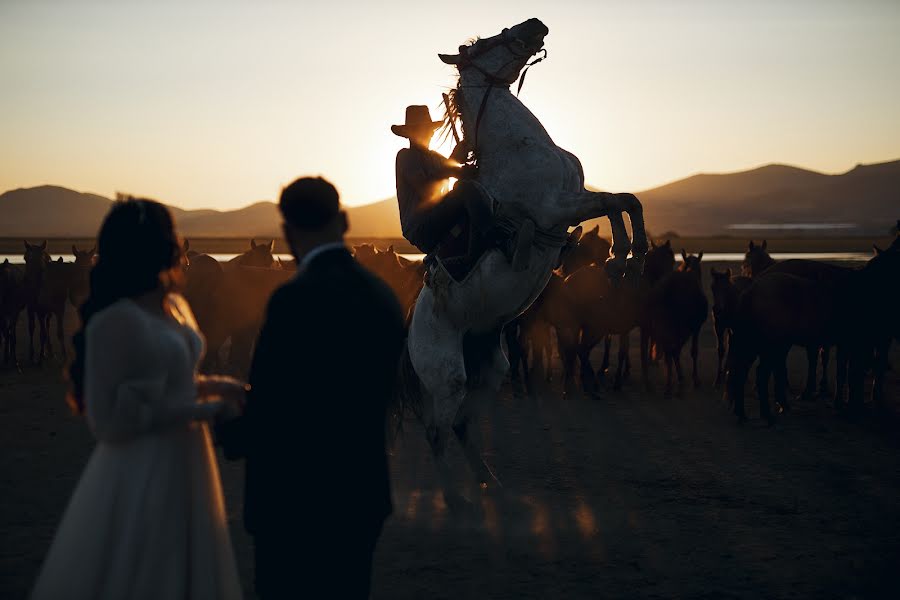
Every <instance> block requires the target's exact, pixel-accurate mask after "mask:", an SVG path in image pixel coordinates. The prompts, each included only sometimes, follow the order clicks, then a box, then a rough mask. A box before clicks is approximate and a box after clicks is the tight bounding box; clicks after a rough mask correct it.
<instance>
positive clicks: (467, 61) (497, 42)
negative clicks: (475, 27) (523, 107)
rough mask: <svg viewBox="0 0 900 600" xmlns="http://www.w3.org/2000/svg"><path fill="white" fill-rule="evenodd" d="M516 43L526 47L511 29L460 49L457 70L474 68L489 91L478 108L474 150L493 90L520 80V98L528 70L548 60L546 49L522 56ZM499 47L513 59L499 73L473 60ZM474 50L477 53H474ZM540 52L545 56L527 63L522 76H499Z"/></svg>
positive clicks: (517, 93)
mask: <svg viewBox="0 0 900 600" xmlns="http://www.w3.org/2000/svg"><path fill="white" fill-rule="evenodd" d="M514 43H518V44H520V45H521V46H522V47H524V46H525V43H524V42H523V41H522V40H521V39H520V38H517V37H515V36H513V35H512V34H511V33H510V31H509V28H504V29H503V31H502V32H501V33H500V35H499V36H497V37H496V38H494V39H491V40H480V41H478V42H477V43H476V44H474V45H472V46H465V45H463V46H460V47H459V57H460V58H459V61H458V62H457V63H456V68H457V70H458V71H462V70H463V69H465V68H466V67H474V68H475V70H476V71H478V72H479V73H481V74H482V75H484V79H485V82H486V83H487V91H486V92H485V93H484V97H483V98H482V99H481V106H479V107H478V116H477V117H476V118H475V139H474V141H473V143H472V148H473V149H474V148H477V147H478V130H479V128H480V127H481V118H482V117H483V116H484V109H485V107H486V106H487V101H488V98H489V97H490V95H491V90H493V89H494V87H496V86H497V85H499V84H503V85H506V86H507V87H508V86H511V85H512V84H513V83H515V81H516V79H518V80H519V86H518V88H516V96H518V95H519V93H520V92H521V91H522V86H523V85H524V84H525V75H526V74H527V73H528V69H530V68H531V67H532V66H534V65H536V64H538V63H539V62H541V61H542V60H544V59H545V58H547V49H546V48H541V49H539V50H538V51H537V52H530V53H528V54H522V53H520V52H518V51H517V50H516V48H515V44H514ZM498 46H504V47H505V48H506V49H507V50H509V52H510V53H511V54H512V55H513V57H512V58H511V59H509V60H508V61H506V62H505V63H503V65H501V66H500V68H499V69H498V70H497V72H495V73H491V72H490V71H487V70H486V69H484V68H483V67H481V65H479V64H478V63H476V62H475V61H474V60H473V59H475V58H477V57H478V56H480V55H482V54H484V53H485V52H487V51H489V50H493V49H494V48H496V47H498ZM473 50H475V51H474V52H473ZM539 52H543V53H544V54H543V56H541V57H540V58H536V59H534V60H533V61H531V62H526V64H525V68H524V69H523V70H522V72H521V74H517V75H516V76H515V77H514V78H512V79H509V78H508V77H507V78H503V77H500V76H499V75H498V73H502V72H503V69H505V68H506V67H507V66H508V65H509V64H510V63H512V62H513V61H515V60H518V59H522V58H525V59H528V58H530V57H531V56H533V55H535V54H538V53H539Z"/></svg>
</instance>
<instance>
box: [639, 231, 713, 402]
mask: <svg viewBox="0 0 900 600" xmlns="http://www.w3.org/2000/svg"><path fill="white" fill-rule="evenodd" d="M681 256H682V263H681V265H679V267H678V270H676V271H674V272H672V273H669V274H667V275H665V276H664V277H663V278H662V279H661V280H660V281H659V283H658V284H657V285H655V286H654V287H653V288H652V289H651V290H650V292H649V296H648V301H647V318H648V320H649V323H650V331H651V332H652V336H653V339H654V340H655V341H656V343H657V344H658V345H659V348H660V349H661V350H662V353H663V356H664V358H665V361H666V387H665V392H664V393H665V395H666V397H670V396H671V395H672V379H673V378H672V374H673V371H674V373H675V374H676V375H677V377H678V391H679V393H680V392H681V390H682V386H683V380H684V377H683V375H682V371H681V350H682V348H683V347H684V345H685V344H686V343H687V340H688V338H690V339H691V361H692V368H691V376H692V379H693V383H694V387H700V375H699V371H698V361H697V355H698V347H699V335H700V327H702V325H703V323H705V322H706V318H707V313H708V311H709V302H708V301H707V299H706V294H704V293H703V282H702V273H701V267H700V261H701V260H702V259H703V252H700V253H699V254H698V255H696V256H694V255H688V254H687V253H686V252H685V251H684V249H682V250H681Z"/></svg>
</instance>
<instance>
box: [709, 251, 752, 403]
mask: <svg viewBox="0 0 900 600" xmlns="http://www.w3.org/2000/svg"><path fill="white" fill-rule="evenodd" d="M710 274H711V275H712V284H711V286H710V287H711V290H712V295H713V309H712V314H713V325H714V327H715V331H716V350H717V351H718V355H719V364H718V367H717V368H716V381H715V383H714V384H713V385H714V386H715V387H716V388H717V389H718V388H719V387H721V386H722V382H723V381H724V379H725V356H726V353H727V350H728V344H729V340H730V338H731V333H732V330H733V328H734V323H735V319H736V318H737V310H738V302H739V300H740V295H741V294H742V293H743V292H744V290H746V289H747V288H748V287H750V283H751V282H752V280H751V279H750V278H749V277H744V276H741V275H738V276H736V277H734V276H732V274H731V269H725V270H724V271H718V270H716V269H715V268H712V269H710Z"/></svg>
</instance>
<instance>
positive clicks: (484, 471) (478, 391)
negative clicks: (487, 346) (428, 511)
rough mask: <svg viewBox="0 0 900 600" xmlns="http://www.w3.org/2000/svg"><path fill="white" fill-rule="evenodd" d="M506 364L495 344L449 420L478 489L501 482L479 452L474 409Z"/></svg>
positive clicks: (488, 396)
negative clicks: (475, 383)
mask: <svg viewBox="0 0 900 600" xmlns="http://www.w3.org/2000/svg"><path fill="white" fill-rule="evenodd" d="M508 368H509V363H508V362H507V360H506V357H505V356H504V355H503V351H502V350H501V349H500V347H499V345H498V346H497V348H496V349H495V350H493V351H492V352H491V354H490V355H489V356H488V357H487V359H486V360H485V362H484V364H482V365H481V369H480V371H479V376H478V385H477V386H476V387H474V388H472V389H469V391H468V392H467V393H466V397H465V399H464V400H463V404H462V406H461V407H460V410H459V412H457V413H456V419H454V421H453V433H454V434H455V435H456V438H457V439H458V440H459V443H460V445H461V446H462V447H463V451H464V452H465V455H466V460H467V461H468V463H469V467H470V468H471V469H472V472H473V473H475V476H476V477H477V478H478V483H479V485H480V486H481V488H482V489H488V488H491V487H502V486H501V485H500V481H498V480H497V477H496V476H495V475H494V473H493V472H492V471H491V469H490V467H488V465H487V463H485V462H484V458H483V457H482V455H481V436H480V435H479V432H478V428H477V419H478V413H479V412H480V410H481V409H482V408H483V407H484V406H486V405H487V404H488V403H490V402H491V401H492V400H493V399H494V397H495V396H496V394H497V392H498V391H499V390H500V385H501V384H502V383H503V377H504V376H505V375H506V370H507V369H508Z"/></svg>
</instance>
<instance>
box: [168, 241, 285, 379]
mask: <svg viewBox="0 0 900 600" xmlns="http://www.w3.org/2000/svg"><path fill="white" fill-rule="evenodd" d="M187 247H188V248H189V246H187ZM274 248H275V242H274V240H273V241H271V242H269V243H267V244H257V243H256V240H250V248H249V249H248V250H246V251H245V252H243V253H242V254H239V255H238V256H235V257H234V258H232V259H231V260H229V261H228V262H227V263H225V264H222V263H220V262H219V261H217V260H216V259H214V258H212V257H211V256H209V255H208V254H196V255H194V256H192V257H190V258H189V264H188V267H187V270H186V273H187V283H186V286H185V293H184V295H185V298H186V299H187V300H188V302H189V303H190V305H191V308H192V309H193V311H194V315H195V317H196V319H197V324H198V326H199V327H200V330H201V331H202V332H203V335H204V337H205V338H206V357H205V359H204V363H203V369H204V370H212V369H215V368H218V367H220V365H219V358H220V353H221V350H222V348H223V346H224V345H225V343H226V342H227V341H228V340H229V339H230V340H231V348H230V352H229V353H228V357H227V359H226V363H227V366H226V367H225V368H227V369H228V370H231V371H232V372H235V373H243V372H244V371H245V370H246V368H247V367H248V366H249V357H250V353H251V351H252V346H253V342H254V341H255V339H256V334H257V331H258V329H259V325H260V323H261V320H262V316H263V313H264V311H265V306H266V303H267V302H268V299H269V296H270V295H271V294H272V292H273V291H274V290H275V288H277V287H278V285H280V284H281V283H283V282H284V281H287V279H288V278H289V277H290V275H291V272H290V271H284V270H282V269H281V268H280V267H279V264H278V263H277V262H276V260H275V257H274V256H273V255H272V251H273V250H274ZM257 271H266V272H267V273H266V274H264V275H259V274H258V273H257ZM269 271H271V272H272V273H268V272H269ZM267 278H270V279H272V280H273V281H274V282H275V283H276V284H277V285H274V287H273V283H272V282H270V281H268V280H267Z"/></svg>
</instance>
